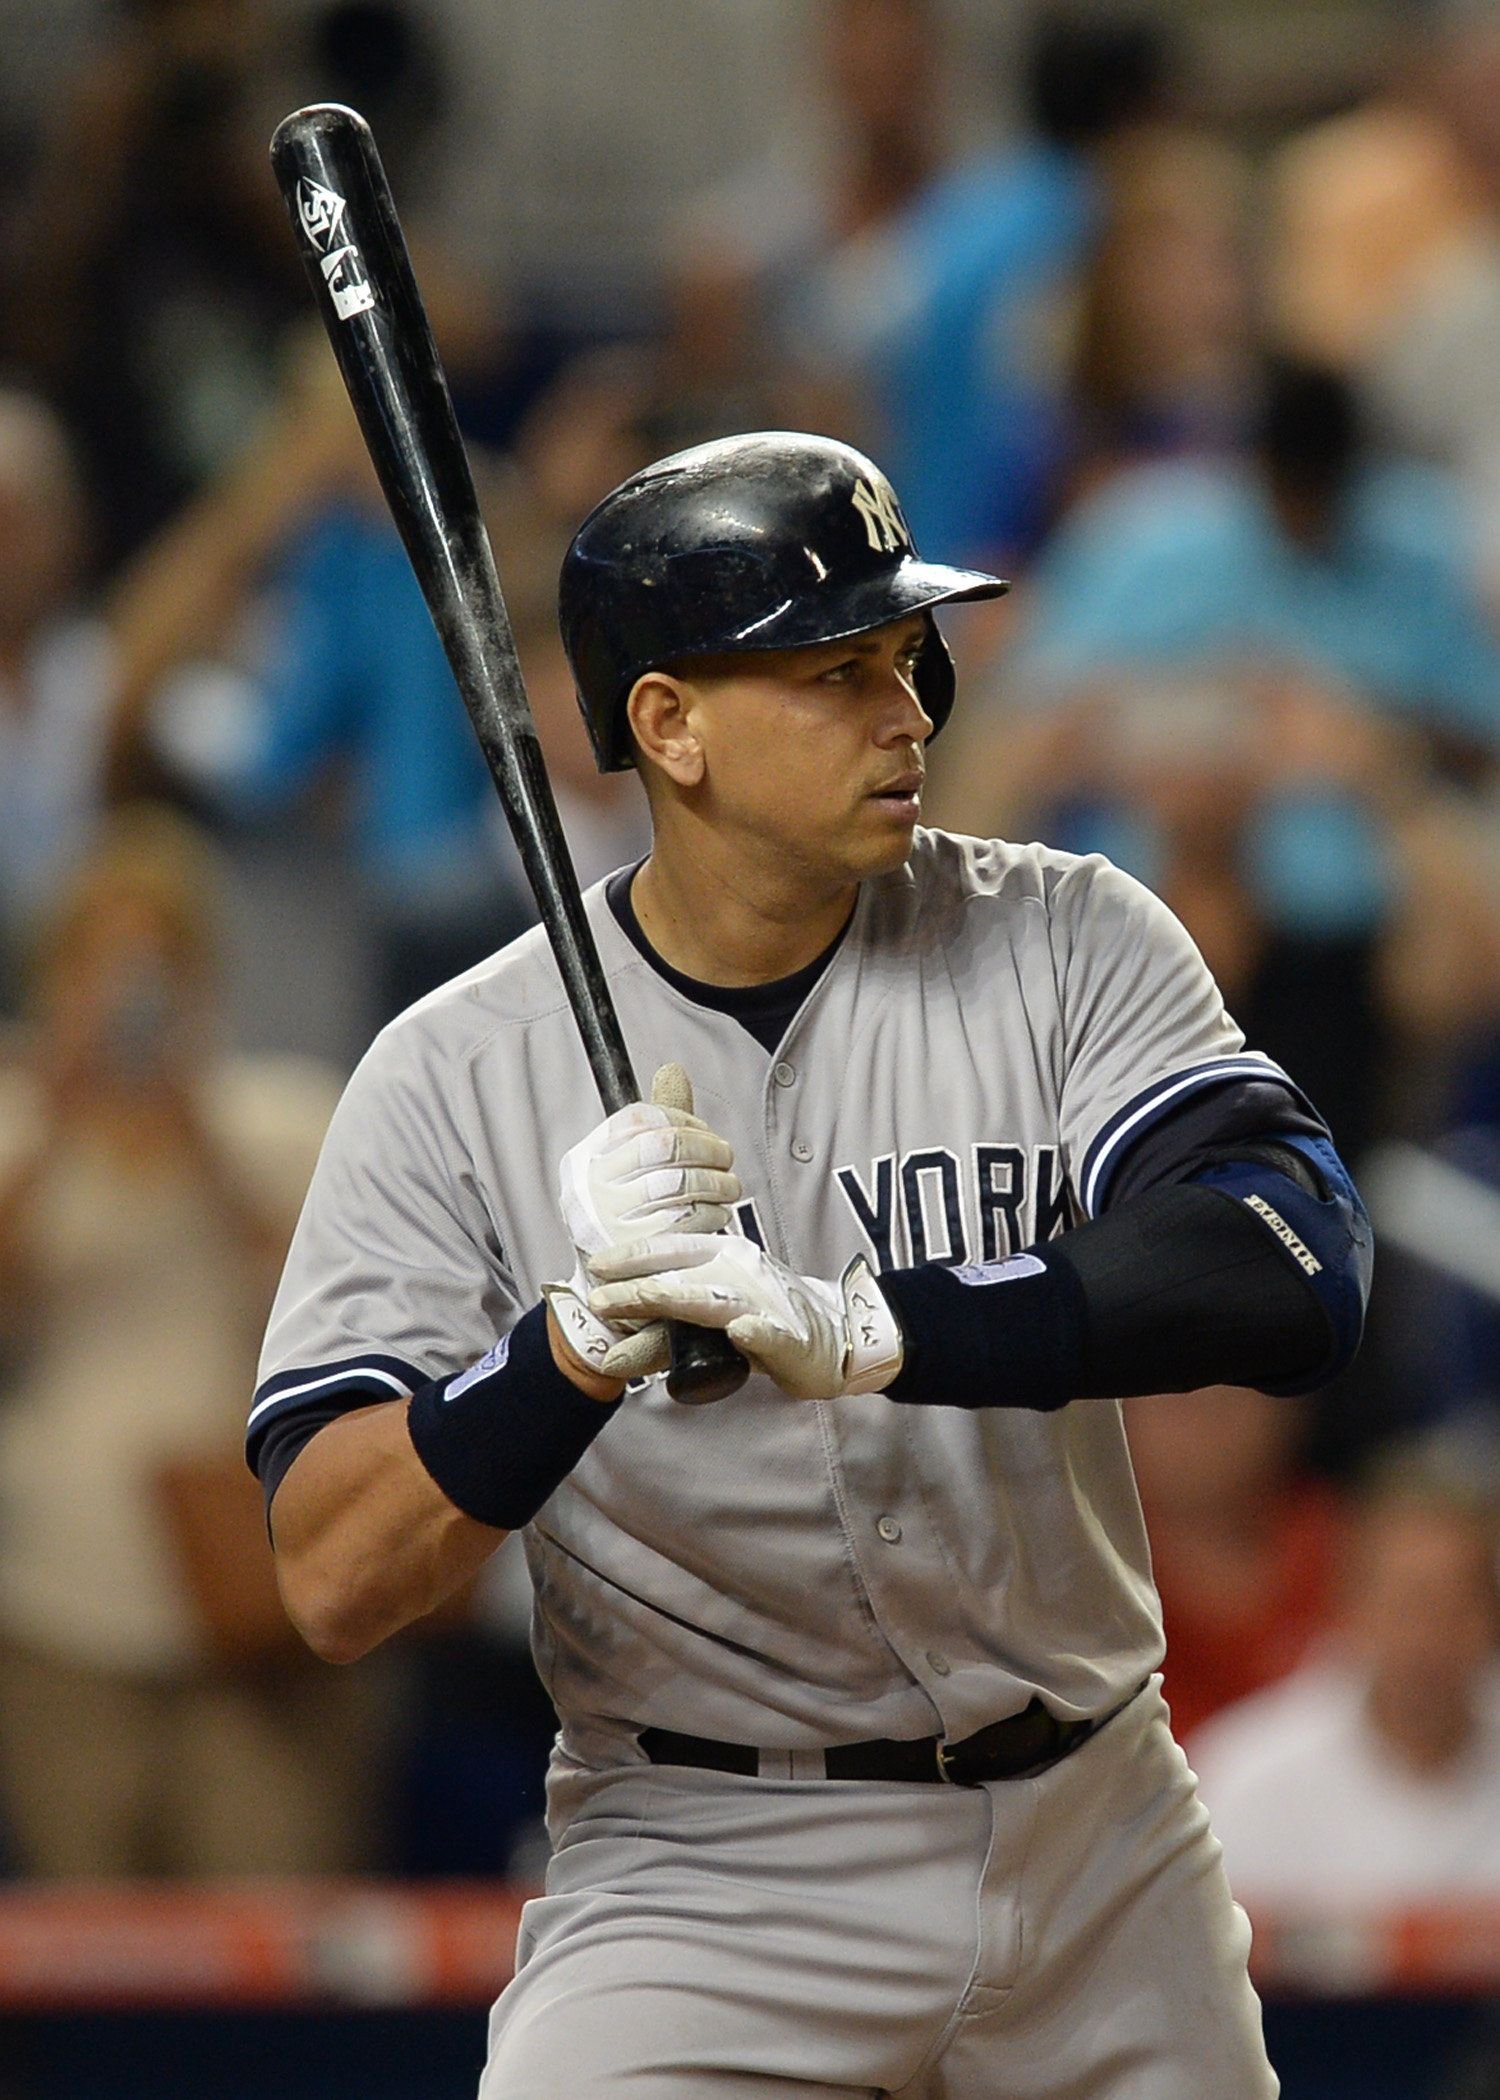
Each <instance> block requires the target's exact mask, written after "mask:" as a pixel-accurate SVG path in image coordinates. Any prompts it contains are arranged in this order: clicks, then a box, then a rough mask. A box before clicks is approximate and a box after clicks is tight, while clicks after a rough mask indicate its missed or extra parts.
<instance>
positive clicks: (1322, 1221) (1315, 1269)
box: [1193, 1132, 1375, 1393]
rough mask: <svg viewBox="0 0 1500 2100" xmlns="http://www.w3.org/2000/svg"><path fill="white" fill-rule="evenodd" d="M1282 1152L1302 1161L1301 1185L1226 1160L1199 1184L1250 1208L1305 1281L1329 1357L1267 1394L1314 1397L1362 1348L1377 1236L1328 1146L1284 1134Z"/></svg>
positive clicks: (1255, 1163)
mask: <svg viewBox="0 0 1500 2100" xmlns="http://www.w3.org/2000/svg"><path fill="white" fill-rule="evenodd" d="M1276 1145H1277V1147H1278V1148H1279V1149H1282V1150H1285V1151H1287V1152H1292V1153H1295V1154H1296V1155H1297V1165H1298V1166H1299V1167H1300V1168H1301V1170H1302V1171H1301V1172H1299V1173H1298V1174H1297V1175H1296V1177H1295V1178H1294V1176H1293V1174H1292V1173H1291V1172H1283V1171H1282V1170H1281V1169H1280V1168H1278V1167H1276V1166H1274V1165H1272V1164H1270V1163H1269V1162H1267V1161H1264V1160H1253V1159H1226V1160H1223V1161H1221V1162H1220V1163H1219V1164H1218V1165H1216V1166H1213V1167H1211V1168H1209V1169H1207V1170H1206V1171H1205V1172H1203V1173H1200V1174H1195V1175H1194V1176H1193V1181H1194V1182H1195V1183H1196V1184H1198V1185H1200V1186H1202V1187H1204V1188H1211V1189H1218V1190H1220V1191H1221V1192H1222V1193H1223V1194H1224V1195H1226V1196H1231V1197H1233V1199H1234V1200H1235V1202H1236V1203H1239V1204H1241V1205H1243V1207H1244V1209H1245V1210H1246V1211H1247V1212H1248V1213H1249V1214H1250V1215H1251V1216H1253V1217H1255V1218H1258V1219H1259V1220H1260V1222H1261V1224H1262V1225H1263V1226H1264V1227H1265V1229H1266V1231H1267V1232H1269V1233H1271V1234H1273V1235H1274V1236H1275V1238H1276V1239H1277V1240H1279V1241H1280V1243H1281V1246H1282V1247H1283V1249H1284V1250H1285V1252H1286V1254H1287V1256H1288V1257H1289V1258H1290V1259H1291V1260H1292V1261H1294V1262H1295V1263H1296V1264H1297V1267H1298V1268H1299V1269H1300V1270H1301V1271H1302V1273H1303V1275H1304V1276H1305V1277H1306V1279H1307V1282H1308V1285H1309V1287H1310V1288H1311V1290H1312V1292H1313V1295H1314V1296H1315V1297H1316V1299H1317V1301H1318V1304H1319V1306H1320V1307H1321V1309H1322V1312H1323V1315H1324V1317H1325V1319H1326V1320H1327V1323H1328V1335H1329V1340H1328V1351H1327V1354H1326V1356H1325V1358H1324V1360H1323V1361H1322V1362H1321V1363H1319V1364H1317V1365H1316V1366H1314V1367H1313V1368H1312V1369H1310V1370H1309V1371H1308V1372H1306V1373H1305V1374H1304V1375H1302V1376H1300V1377H1298V1378H1296V1379H1294V1380H1291V1381H1288V1382H1286V1383H1284V1384H1280V1385H1274V1386H1268V1387H1267V1388H1266V1390H1267V1391H1270V1392H1279V1393H1303V1392H1311V1391H1312V1390H1313V1389H1314V1388H1315V1387H1317V1386H1320V1385H1326V1384H1327V1382H1328V1380H1329V1379H1330V1378H1332V1377H1334V1376H1335V1375H1336V1373H1338V1372H1339V1371H1342V1370H1344V1369H1345V1368H1346V1366H1347V1365H1348V1364H1349V1363H1350V1362H1351V1361H1352V1360H1353V1357H1354V1352H1355V1351H1356V1349H1358V1347H1359V1343H1360V1337H1361V1335H1362V1334H1363V1332H1364V1323H1365V1307H1366V1305H1367V1304H1368V1303H1369V1297H1370V1276H1371V1271H1372V1268H1373V1264H1374V1252H1375V1250H1374V1236H1373V1234H1372V1232H1371V1229H1370V1219H1369V1214H1368V1213H1367V1211H1366V1210H1365V1207H1364V1204H1363V1203H1362V1202H1361V1201H1360V1198H1359V1191H1358V1190H1357V1189H1356V1188H1355V1186H1354V1183H1353V1182H1352V1181H1351V1180H1350V1178H1349V1175H1348V1171H1347V1170H1346V1168H1345V1166H1344V1163H1343V1161H1342V1160H1341V1159H1340V1158H1339V1156H1338V1154H1337V1152H1335V1151H1334V1149H1333V1146H1332V1145H1331V1144H1330V1143H1329V1142H1328V1140H1327V1138H1321V1137H1307V1136H1301V1135H1290V1134H1286V1133H1282V1132H1278V1133H1277V1137H1276ZM1291 1165H1292V1162H1288V1166H1291Z"/></svg>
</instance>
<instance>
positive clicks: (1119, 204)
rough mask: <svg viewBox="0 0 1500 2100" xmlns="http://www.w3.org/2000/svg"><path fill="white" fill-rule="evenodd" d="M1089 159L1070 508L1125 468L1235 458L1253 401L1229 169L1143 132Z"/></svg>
mask: <svg viewBox="0 0 1500 2100" xmlns="http://www.w3.org/2000/svg"><path fill="white" fill-rule="evenodd" d="M1096 158H1097V163H1098V169H1099V178H1100V192H1101V194H1100V201H1099V207H1098V212H1099V224H1098V228H1097V231H1096V234H1095V237H1094V240H1093V243H1092V245H1091V249H1090V253H1089V256H1088V259H1087V261H1086V262H1085V264H1084V266H1083V269H1082V272H1081V276H1080V281H1079V287H1078V310H1077V318H1076V322H1075V325H1074V345H1073V351H1072V359H1071V371H1070V376H1069V379H1068V384H1067V421H1068V425H1069V437H1068V450H1069V456H1070V471H1069V478H1068V488H1067V492H1066V494H1067V500H1068V501H1069V502H1070V503H1071V502H1074V501H1076V500H1077V499H1078V497H1079V495H1080V494H1082V493H1083V492H1084V491H1085V490H1087V489H1088V488H1091V487H1093V486H1094V485H1096V484H1097V483H1099V482H1100V481H1103V480H1106V479H1107V478H1108V477H1109V476H1110V475H1111V474H1114V473H1117V472H1119V471H1120V470H1121V469H1123V468H1126V467H1131V466H1140V465H1144V464H1145V463H1146V462H1148V461H1150V460H1153V459H1167V458H1174V457H1177V458H1180V457H1184V456H1186V457H1192V456H1194V455H1198V454H1208V455H1210V456H1213V455H1216V454H1223V453H1225V452H1228V451H1230V450H1233V449H1237V448H1238V447H1239V446H1240V445H1241V444H1242V443H1243V440H1244V434H1245V428H1246V424H1247V421H1248V418H1249V414H1250V408H1251V403H1252V396H1253V381H1254V357H1253V348H1252V315H1251V307H1252V294H1251V283H1250V269H1249V253H1248V247H1249V243H1248V215H1249V204H1250V177H1249V171H1248V168H1247V166H1246V164H1245V161H1244V159H1243V157H1242V156H1241V155H1240V154H1239V153H1238V152H1237V151H1236V150H1235V149H1234V148H1233V147H1232V146H1230V145H1229V144H1227V143H1226V142H1225V141H1224V140H1223V139H1220V138H1217V137H1215V136H1213V135H1212V134H1210V133H1205V132H1200V131H1194V130H1190V129H1188V128H1187V127H1186V126H1183V125H1167V124H1162V123H1157V124H1143V125H1137V126H1134V127H1132V128H1130V129H1128V130H1126V131H1125V132H1124V133H1123V134H1122V135H1120V136H1118V137H1116V138H1114V139H1112V140H1110V141H1109V142H1108V143H1107V144H1106V145H1105V146H1103V147H1102V148H1101V149H1100V151H1099V153H1098V155H1097V156H1096Z"/></svg>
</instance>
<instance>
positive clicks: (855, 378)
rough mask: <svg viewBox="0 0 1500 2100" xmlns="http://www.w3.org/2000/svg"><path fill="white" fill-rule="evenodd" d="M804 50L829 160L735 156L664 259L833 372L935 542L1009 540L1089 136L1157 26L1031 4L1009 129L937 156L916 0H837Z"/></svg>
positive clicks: (1054, 462) (1028, 500)
mask: <svg viewBox="0 0 1500 2100" xmlns="http://www.w3.org/2000/svg"><path fill="white" fill-rule="evenodd" d="M821 53H822V72H821V77H822V85H823V99H824V102H825V104H826V108H827V122H828V129H829V131H830V133H831V135H832V137H833V139H834V141H835V142H836V143H835V147H834V150H833V152H832V154H831V155H830V157H829V159H828V161H827V162H826V163H825V164H824V165H822V166H821V167H818V168H815V169H812V170H798V171H790V170H788V169H786V168H785V167H783V166H781V165H779V164H778V165H776V166H768V167H765V168H762V169H759V170H755V171H753V172H752V173H751V175H750V176H748V177H746V178H744V179H743V180H742V181H741V182H740V183H739V184H737V185H735V186H734V187H733V188H731V189H729V190H727V191H724V192H721V193H720V195H719V196H718V197H717V198H714V199H711V200H710V201H709V205H708V206H707V207H706V208H705V209H703V210H701V211H700V212H699V213H698V214H697V215H696V216H695V219H694V220H693V221H692V222H691V224H690V226H689V228H688V229H686V233H687V238H688V252H687V255H686V257H685V261H684V275H685V277H687V278H688V279H689V280H691V279H692V277H693V273H694V272H695V271H697V272H699V273H701V274H702V275H703V276H704V277H705V278H706V280H707V281H708V282H709V283H710V284H712V285H713V286H714V287H716V288H717V291H716V296H718V297H719V298H720V299H723V300H726V301H728V302H730V303H732V304H737V305H738V306H739V307H740V308H741V309H742V310H743V312H744V314H745V316H746V322H745V325H746V326H747V327H748V328H750V329H752V330H758V331H760V332H761V333H762V335H763V336H764V338H765V339H766V340H767V341H768V342H769V343H771V344H772V345H773V346H774V348H775V349H776V351H777V352H778V353H779V355H780V356H781V357H782V358H783V359H785V360H786V361H788V362H789V363H792V364H801V365H806V366H811V368H812V369H813V371H814V373H815V374H817V375H818V376H820V377H824V376H827V375H831V376H832V377H834V378H836V379H837V381H838V382H839V383H840V384H841V385H848V386H850V387H851V388H852V390H853V398H852V401H851V405H850V422H849V426H848V428H847V429H846V430H841V434H846V435H848V436H850V437H852V438H854V439H856V440H857V441H858V442H861V443H864V444H867V445H868V446H869V447H870V448H871V449H872V450H875V451H877V452H878V453H879V456H880V457H881V458H882V459H884V460H887V461H888V462H889V464H890V468H891V472H892V474H893V476H894V477H895V478H896V480H897V482H898V484H899V486H900V487H901V489H902V491H903V503H904V506H905V509H906V512H907V515H908V518H909V520H910V523H911V527H912V530H913V533H914V535H915V537H916V539H917V541H918V544H919V545H921V546H922V547H924V548H926V549H927V550H928V551H929V552H930V553H931V554H932V556H933V557H934V558H935V559H945V560H970V559H976V558H978V557H979V556H980V555H981V554H986V555H987V554H988V553H989V552H990V551H995V552H996V555H997V558H999V555H1001V554H1003V555H1004V556H1005V557H1006V558H1010V557H1012V556H1014V555H1016V554H1017V553H1021V552H1024V551H1026V550H1028V549H1029V548H1030V547H1031V545H1032V544H1033V543H1034V542H1035V540H1036V537H1037V535H1038V534H1039V532H1040V531H1041V530H1042V529H1043V527H1044V526H1045V524H1046V522H1047V521H1048V519H1049V517H1050V513H1051V508H1052V503H1053V500H1054V496H1055V488H1056V480H1057V475H1058V472H1059V466H1060V460H1061V456H1062V449H1063V445H1064V431H1063V426H1062V422H1061V402H1060V398H1059V375H1060V370H1061V365H1062V362H1063V349H1062V346H1063V342H1064V340H1065V332H1066V309H1067V303H1068V299H1069V295H1070V293H1071V289H1072V283H1073V275H1074V272H1075V271H1076V268H1077V266H1078V264H1079V263H1080V261H1081V259H1082V257H1083V255H1084V253H1085V250H1086V246H1087V241H1088V238H1089V234H1090V229H1091V226H1092V224H1093V219H1094V213H1095V209H1096V192H1097V183H1098V175H1097V170H1096V166H1095V160H1096V155H1097V153H1098V151H1099V150H1100V149H1101V147H1102V146H1103V144H1104V142H1105V141H1107V140H1108V139H1110V138H1112V137H1115V136H1117V135H1118V134H1119V132H1120V131H1121V129H1122V128H1123V127H1125V126H1127V125H1129V124H1131V123H1133V122H1135V121H1138V120H1139V119H1141V118H1142V117H1144V116H1145V115H1147V114H1149V113H1150V112H1152V111H1153V110H1154V109H1156V107H1157V106H1158V104H1159V101H1160V97H1161V95H1162V92H1163V89H1164V84H1165V76H1166V45H1165V39H1164V35H1163V32H1162V31H1161V29H1160V28H1159V27H1158V26H1157V25H1156V24H1154V23H1152V22H1150V21H1149V20H1148V19H1147V18H1145V17H1144V16H1136V15H1134V14H1122V13H1119V12H1117V11H1115V10H1112V9H1111V10H1106V11H1104V12H1103V13H1102V14H1101V12H1100V10H1098V9H1083V8H1079V9H1074V10H1052V11H1049V12H1048V13H1047V14H1046V15H1044V17H1043V20H1042V23H1041V25H1040V27H1039V29H1038V31H1037V33H1036V35H1035V38H1034V40H1033V45H1032V49H1031V51H1030V53H1029V56H1028V59H1027V62H1026V67H1025V88H1024V96H1023V100H1024V102H1025V105H1026V107H1025V116H1026V123H1027V132H1026V136H1025V137H1024V138H1023V139H1022V140H1021V141H1020V142H1019V143H1017V144H1015V145H1010V146H1005V147H1001V148H991V149H988V150H986V151H983V152H980V153H977V154H975V155H972V156H968V157H959V158H958V159H957V160H956V161H955V160H954V158H953V156H952V154H951V152H945V149H944V144H943V141H944V140H945V138H946V137H948V136H951V129H950V127H947V126H945V125H944V123H943V121H942V114H941V113H942V111H943V109H944V107H945V104H946V100H947V85H948V83H947V78H946V70H947V63H948V54H947V50H946V46H945V42H944V38H943V33H942V17H941V9H940V8H939V7H938V6H937V5H935V4H934V0H836V4H834V5H831V6H830V7H828V8H827V9H825V10H823V21H822V42H821ZM820 427H821V426H820Z"/></svg>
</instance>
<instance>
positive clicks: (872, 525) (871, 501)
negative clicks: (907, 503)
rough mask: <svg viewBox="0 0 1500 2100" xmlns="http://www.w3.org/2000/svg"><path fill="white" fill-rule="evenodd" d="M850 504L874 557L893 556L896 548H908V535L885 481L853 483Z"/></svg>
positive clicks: (888, 484)
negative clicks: (855, 511)
mask: <svg viewBox="0 0 1500 2100" xmlns="http://www.w3.org/2000/svg"><path fill="white" fill-rule="evenodd" d="M851 500H852V501H853V504H854V508H855V509H856V510H857V511H858V512H859V514H860V517H861V518H862V519H863V520H864V527H865V532H866V535H867V536H868V538H869V542H870V545H871V546H872V547H873V548H874V549H875V552H876V553H877V554H894V553H895V551H896V549H897V548H898V547H909V546H910V545H911V534H910V533H909V532H908V531H907V529H906V525H905V522H904V520H903V519H902V516H901V513H900V511H899V510H897V508H896V497H895V492H894V490H893V489H892V488H891V485H890V483H889V482H888V481H875V482H871V481H856V482H855V484H854V495H853V498H852V499H851Z"/></svg>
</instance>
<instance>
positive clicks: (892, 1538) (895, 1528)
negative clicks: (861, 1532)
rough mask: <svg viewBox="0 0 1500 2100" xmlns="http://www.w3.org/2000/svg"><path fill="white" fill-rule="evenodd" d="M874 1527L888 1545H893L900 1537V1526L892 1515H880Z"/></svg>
mask: <svg viewBox="0 0 1500 2100" xmlns="http://www.w3.org/2000/svg"><path fill="white" fill-rule="evenodd" d="M875 1529H876V1530H877V1531H878V1532H879V1533H880V1536H881V1537H882V1538H883V1539H884V1540H885V1542H886V1544H887V1545H888V1546H894V1545H895V1544H896V1543H897V1542H898V1540H899V1539H900V1537H901V1526H900V1525H899V1524H898V1523H897V1522H896V1519H895V1518H894V1517H882V1518H881V1519H880V1522H879V1523H878V1524H877V1525H876V1526H875Z"/></svg>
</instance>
